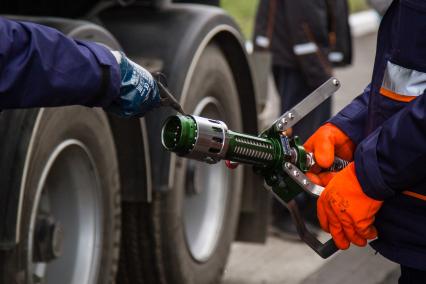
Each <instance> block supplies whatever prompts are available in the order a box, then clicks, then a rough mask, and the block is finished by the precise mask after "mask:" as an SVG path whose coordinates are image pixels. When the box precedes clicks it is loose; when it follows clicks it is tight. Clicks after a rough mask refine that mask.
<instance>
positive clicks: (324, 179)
mask: <svg viewBox="0 0 426 284" xmlns="http://www.w3.org/2000/svg"><path fill="white" fill-rule="evenodd" d="M304 147H305V149H306V150H307V151H309V152H312V153H314V157H315V161H316V163H317V165H318V167H314V168H313V169H312V170H311V171H310V172H309V173H307V176H308V178H309V179H310V180H311V181H312V182H314V183H316V184H319V185H322V186H326V185H327V184H328V183H329V181H330V180H331V179H332V178H333V176H334V175H335V173H331V172H323V173H320V171H321V168H323V169H327V168H329V167H331V165H332V164H333V161H334V156H335V155H336V156H338V157H340V158H342V159H344V160H347V161H353V155H354V151H355V144H354V143H353V142H352V140H351V139H350V138H349V137H348V136H347V135H346V134H345V133H344V132H343V131H342V130H340V129H339V128H337V127H336V126H335V125H334V124H331V123H326V124H324V125H323V126H321V127H320V128H319V129H318V130H317V131H316V132H315V133H314V134H313V135H312V136H311V137H310V138H309V139H308V140H307V141H306V143H305V145H304Z"/></svg>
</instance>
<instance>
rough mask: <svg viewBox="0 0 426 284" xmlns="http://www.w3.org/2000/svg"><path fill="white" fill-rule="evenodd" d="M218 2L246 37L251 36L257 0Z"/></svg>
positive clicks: (226, 0) (223, 0) (222, 0)
mask: <svg viewBox="0 0 426 284" xmlns="http://www.w3.org/2000/svg"><path fill="white" fill-rule="evenodd" d="M280 1H281V0H280ZM220 3H221V6H222V8H224V9H225V10H226V11H228V13H229V14H231V15H232V16H233V17H234V19H235V20H236V21H237V23H238V25H239V26H240V28H241V30H242V31H243V34H244V35H245V36H246V38H251V37H252V32H253V24H254V20H255V18H256V9H257V5H258V3H259V0H221V1H220Z"/></svg>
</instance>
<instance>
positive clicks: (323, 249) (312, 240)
mask: <svg viewBox="0 0 426 284" xmlns="http://www.w3.org/2000/svg"><path fill="white" fill-rule="evenodd" d="M270 191H271V193H272V195H273V196H274V197H275V198H276V199H277V200H278V201H279V202H280V203H281V204H282V205H284V206H285V207H286V208H287V209H288V211H289V212H290V215H291V218H292V219H293V223H294V224H295V226H296V229H297V233H298V234H299V237H300V238H301V239H302V241H304V242H305V243H306V244H307V245H308V246H309V247H310V248H311V249H312V250H313V251H315V252H316V253H317V254H318V255H319V256H321V257H322V258H328V257H329V256H331V255H333V254H334V253H335V252H337V251H338V250H339V249H338V248H337V247H336V244H335V243H334V241H333V239H329V240H328V241H327V242H325V243H322V242H321V241H320V240H318V239H317V238H316V237H315V235H314V234H312V233H311V232H310V231H309V230H308V229H307V228H306V226H305V221H304V219H303V217H302V214H300V210H299V207H298V206H297V203H296V200H295V199H293V200H291V201H289V202H288V203H287V202H284V201H283V200H282V199H281V198H280V197H279V196H278V195H277V194H276V193H275V192H274V191H273V190H272V189H270Z"/></svg>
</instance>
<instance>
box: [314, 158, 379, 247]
mask: <svg viewBox="0 0 426 284" xmlns="http://www.w3.org/2000/svg"><path fill="white" fill-rule="evenodd" d="M382 203H383V202H382V201H378V200H375V199H372V198H370V197H368V196H367V195H366V194H365V193H364V192H363V191H362V188H361V185H360V184H359V182H358V179H357V177H356V174H355V164H354V162H352V163H350V164H349V165H348V166H347V167H346V168H345V169H343V170H342V171H340V172H339V173H337V175H336V176H335V177H334V178H333V179H332V180H331V181H330V183H329V184H328V185H327V187H326V188H325V190H324V191H323V193H322V194H321V196H320V197H319V199H318V201H317V215H318V219H319V221H320V224H321V227H322V229H323V230H324V231H326V232H329V233H331V235H332V236H333V239H334V242H335V243H336V246H337V247H338V248H339V249H347V248H348V247H349V245H350V243H354V244H355V245H357V246H365V245H366V244H367V240H369V239H374V238H376V237H377V230H376V228H375V227H374V226H373V223H374V215H375V214H376V213H377V211H378V210H379V209H380V207H381V206H382Z"/></svg>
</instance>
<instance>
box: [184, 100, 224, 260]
mask: <svg viewBox="0 0 426 284" xmlns="http://www.w3.org/2000/svg"><path fill="white" fill-rule="evenodd" d="M193 113H194V115H197V116H205V117H209V118H214V119H219V120H223V119H224V118H225V115H224V111H223V108H222V106H221V105H220V103H219V102H218V100H217V99H215V98H213V97H205V98H204V99H203V100H201V101H200V102H199V103H198V104H197V105H196V107H195V110H194V112H193ZM185 163H186V167H185V169H186V178H185V181H186V184H185V188H186V194H185V199H184V208H183V217H184V218H183V220H184V230H185V235H186V240H187V244H188V247H189V251H190V252H191V254H192V256H193V258H194V259H196V260H197V261H199V262H204V261H206V260H208V259H209V257H210V256H211V254H212V253H213V251H214V249H215V247H216V245H217V242H218V239H219V236H220V233H221V230H222V227H223V223H224V221H225V218H224V217H225V210H226V205H227V203H228V202H227V201H228V191H229V185H230V184H231V183H230V179H231V176H230V175H229V172H228V170H227V169H226V167H225V166H224V165H223V163H218V164H215V165H208V164H206V163H202V162H196V161H185Z"/></svg>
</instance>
